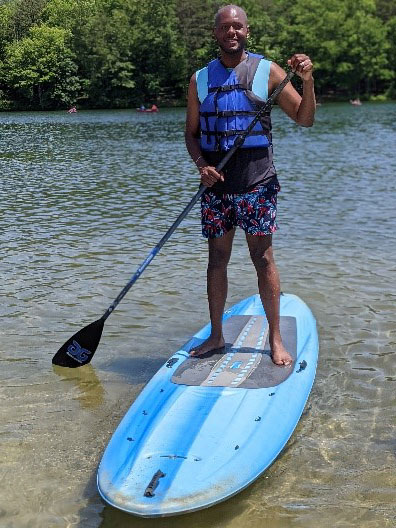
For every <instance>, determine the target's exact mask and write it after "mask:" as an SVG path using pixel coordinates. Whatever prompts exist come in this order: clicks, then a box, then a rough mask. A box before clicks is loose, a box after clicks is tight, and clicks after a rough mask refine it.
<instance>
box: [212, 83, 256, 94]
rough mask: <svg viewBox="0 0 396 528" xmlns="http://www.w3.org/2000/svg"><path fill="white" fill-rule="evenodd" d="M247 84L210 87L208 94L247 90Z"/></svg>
mask: <svg viewBox="0 0 396 528" xmlns="http://www.w3.org/2000/svg"><path fill="white" fill-rule="evenodd" d="M248 89H249V87H248V85H247V84H224V85H222V86H212V87H211V88H208V92H209V93H212V92H232V90H248Z"/></svg>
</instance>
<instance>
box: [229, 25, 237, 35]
mask: <svg viewBox="0 0 396 528" xmlns="http://www.w3.org/2000/svg"><path fill="white" fill-rule="evenodd" d="M230 34H231V35H234V34H235V29H234V27H233V26H230V27H229V28H228V31H227V35H230Z"/></svg>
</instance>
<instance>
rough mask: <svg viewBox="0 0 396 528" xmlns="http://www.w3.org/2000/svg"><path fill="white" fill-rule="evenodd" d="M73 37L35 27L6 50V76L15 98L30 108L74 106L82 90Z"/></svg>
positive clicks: (59, 30)
mask: <svg viewBox="0 0 396 528" xmlns="http://www.w3.org/2000/svg"><path fill="white" fill-rule="evenodd" d="M69 39H70V34H69V33H68V32H67V31H66V30H64V29H59V28H49V27H47V26H44V25H42V26H39V27H37V26H34V27H32V28H31V29H30V31H29V35H28V36H27V37H25V38H23V39H22V40H20V41H16V42H14V43H12V44H11V45H10V46H8V47H7V49H6V57H5V61H4V64H3V68H2V69H3V72H2V73H3V76H4V78H5V79H6V82H7V84H8V87H9V90H10V91H12V92H13V94H14V98H15V99H16V100H19V101H20V102H21V103H22V104H23V105H26V106H28V107H32V108H35V107H40V108H59V107H64V106H65V105H68V104H71V103H73V102H74V101H75V100H76V98H77V96H78V91H79V89H80V82H79V79H78V78H77V76H76V71H77V66H76V63H75V56H74V54H73V52H72V51H71V50H70V48H69V47H68V41H69Z"/></svg>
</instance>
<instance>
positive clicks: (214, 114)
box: [199, 110, 257, 128]
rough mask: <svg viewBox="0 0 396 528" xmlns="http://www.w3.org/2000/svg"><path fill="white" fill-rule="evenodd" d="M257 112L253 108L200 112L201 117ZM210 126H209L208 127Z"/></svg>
mask: <svg viewBox="0 0 396 528" xmlns="http://www.w3.org/2000/svg"><path fill="white" fill-rule="evenodd" d="M256 113H257V112H254V111H253V110H220V111H219V112H199V115H200V116H201V117H204V118H207V117H215V116H216V117H235V116H255V115H256ZM208 128H209V127H208Z"/></svg>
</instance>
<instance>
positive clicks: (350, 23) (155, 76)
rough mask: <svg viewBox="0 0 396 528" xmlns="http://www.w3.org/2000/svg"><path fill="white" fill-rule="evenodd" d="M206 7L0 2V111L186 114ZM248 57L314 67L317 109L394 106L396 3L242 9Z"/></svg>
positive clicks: (251, 1)
mask: <svg viewBox="0 0 396 528" xmlns="http://www.w3.org/2000/svg"><path fill="white" fill-rule="evenodd" d="M225 3H226V2H218V1H214V0H0V109H1V110H19V109H62V108H67V107H69V106H70V105H75V104H77V105H78V107H79V108H128V107H135V106H139V105H140V104H146V105H148V104H151V103H156V104H157V105H162V106H169V105H184V104H185V101H186V91H187V86H188V81H189V79H190V76H191V74H192V73H193V72H194V71H195V70H197V69H199V68H201V67H203V66H204V65H205V64H206V63H207V62H208V61H209V60H211V59H213V58H215V57H216V56H217V48H216V45H215V42H214V41H213V39H212V32H211V29H212V27H213V18H214V14H215V13H216V11H217V9H218V8H219V7H220V6H222V5H225ZM237 4H238V5H240V6H241V7H243V8H245V10H246V11H247V13H248V16H249V23H250V29H251V38H250V41H249V49H250V50H251V51H254V52H256V53H262V54H263V55H265V56H266V57H267V58H268V59H270V60H274V61H276V62H278V63H279V64H281V65H282V66H283V67H285V66H286V60H287V59H288V58H289V57H290V56H291V55H292V54H293V53H295V52H304V53H307V54H308V55H309V56H310V57H311V58H312V60H313V62H314V64H315V84H316V90H317V93H318V97H319V100H321V99H322V100H323V99H341V100H342V99H344V100H345V99H349V98H350V97H357V96H359V97H360V98H361V99H371V100H372V99H374V100H375V99H377V100H385V99H395V98H396V86H395V82H396V75H395V59H396V3H395V2H394V0H293V1H291V0H272V1H267V0H240V1H239V2H237Z"/></svg>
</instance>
